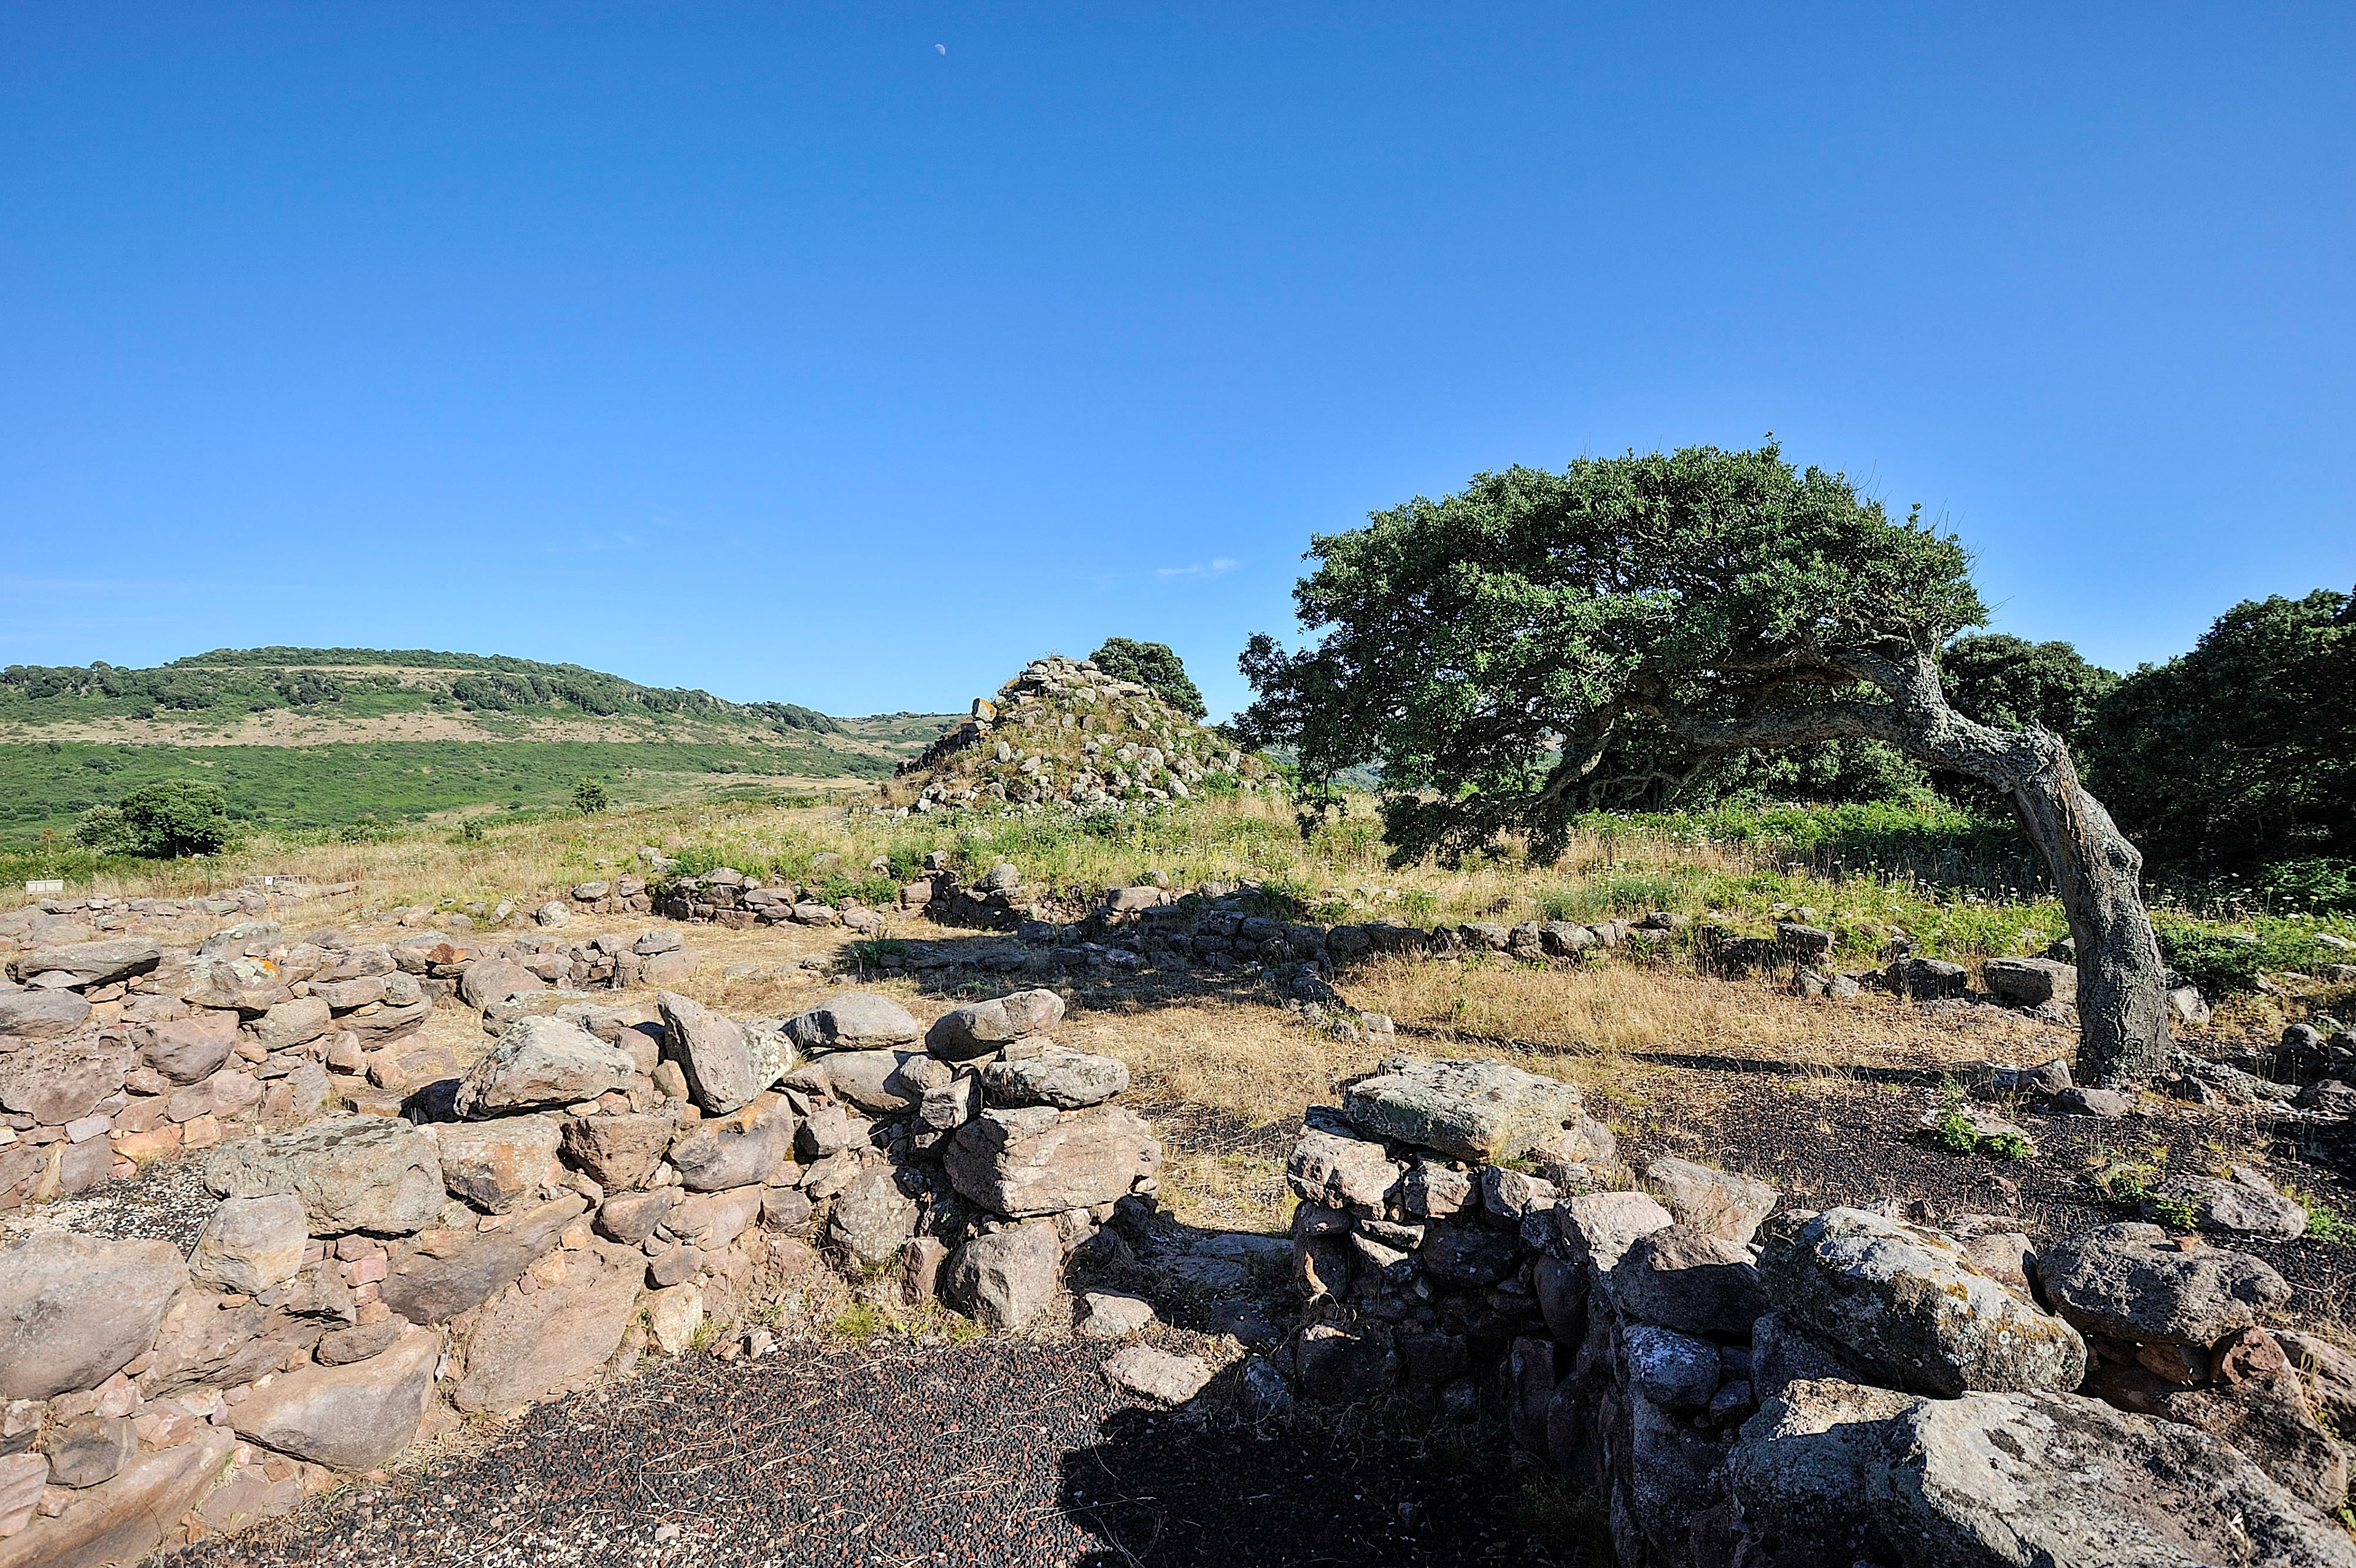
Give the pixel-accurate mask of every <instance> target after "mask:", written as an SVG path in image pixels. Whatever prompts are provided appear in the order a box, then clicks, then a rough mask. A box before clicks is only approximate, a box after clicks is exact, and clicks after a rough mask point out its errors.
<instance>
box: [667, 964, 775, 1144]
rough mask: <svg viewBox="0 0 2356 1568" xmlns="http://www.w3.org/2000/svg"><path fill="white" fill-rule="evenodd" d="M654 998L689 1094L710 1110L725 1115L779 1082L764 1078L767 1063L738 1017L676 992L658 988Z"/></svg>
mask: <svg viewBox="0 0 2356 1568" xmlns="http://www.w3.org/2000/svg"><path fill="white" fill-rule="evenodd" d="M655 1003H656V1005H657V1006H658V1007H659V1008H661V1009H662V1021H663V1033H664V1038H665V1039H666V1040H668V1041H669V1047H670V1052H669V1053H670V1057H671V1059H672V1060H673V1061H677V1062H678V1063H679V1064H680V1068H681V1069H682V1070H683V1071H684V1072H686V1074H687V1087H688V1093H691V1094H692V1095H693V1096H694V1097H695V1103H696V1104H699V1105H701V1106H702V1107H703V1109H704V1110H705V1111H707V1112H708V1113H710V1114H711V1115H715V1116H724V1115H727V1114H728V1113H729V1112H731V1111H734V1110H735V1109H737V1108H738V1107H739V1106H741V1105H744V1104H749V1103H751V1101H752V1098H753V1096H754V1095H755V1094H758V1093H761V1091H762V1090H764V1089H766V1088H767V1087H769V1085H770V1084H771V1083H776V1077H771V1078H770V1079H768V1080H767V1082H766V1083H765V1082H762V1081H761V1069H762V1068H763V1067H764V1066H765V1065H766V1063H763V1062H760V1061H756V1060H755V1052H754V1051H753V1049H752V1041H751V1040H750V1039H749V1038H748V1037H747V1035H746V1034H745V1031H744V1025H743V1024H740V1023H738V1022H737V1021H736V1020H735V1019H732V1018H728V1017H725V1016H724V1015H723V1014H720V1013H717V1012H714V1011H713V1010H712V1008H707V1007H705V1006H704V1005H703V1004H702V1003H701V1002H699V1001H697V1000H695V999H694V998H693V997H682V996H680V994H679V993H678V992H676V991H659V992H657V993H656V994H655ZM782 1075H783V1072H782V1069H781V1070H780V1072H779V1074H778V1076H782Z"/></svg>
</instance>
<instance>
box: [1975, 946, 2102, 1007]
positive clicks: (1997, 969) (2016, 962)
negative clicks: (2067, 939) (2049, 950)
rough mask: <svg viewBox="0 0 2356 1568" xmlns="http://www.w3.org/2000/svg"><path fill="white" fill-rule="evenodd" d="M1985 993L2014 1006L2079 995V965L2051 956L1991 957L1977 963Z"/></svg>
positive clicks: (2071, 1000) (2037, 1005) (2062, 1000)
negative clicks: (2057, 959) (1983, 962)
mask: <svg viewBox="0 0 2356 1568" xmlns="http://www.w3.org/2000/svg"><path fill="white" fill-rule="evenodd" d="M1980 982H1981V984H1983V985H1985V986H1986V987H1987V988H1988V995H1990V996H1992V997H1996V999H1997V1000H1998V1001H2000V1002H2009V1003H2011V1004H2012V1005H2013V1006H2014V1007H2016V1008H2039V1007H2043V1006H2044V1005H2045V1004H2046V1003H2048V1002H2075V1001H2076V1000H2077V999H2078V966H2077V965H2074V964H2057V963H2055V962H2054V961H2053V960H2052V959H2051V958H1991V959H1989V960H1988V961H1987V963H1985V964H1983V965H1980Z"/></svg>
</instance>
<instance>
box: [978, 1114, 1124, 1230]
mask: <svg viewBox="0 0 2356 1568" xmlns="http://www.w3.org/2000/svg"><path fill="white" fill-rule="evenodd" d="M944 1164H945V1165H946V1166H947V1167H948V1175H949V1180H950V1182H951V1184H952V1185H954V1186H955V1187H956V1189H958V1192H959V1193H961V1194H963V1195H964V1196H965V1197H966V1198H968V1199H969V1200H972V1201H973V1202H976V1203H979V1204H980V1205H981V1206H982V1207H983V1208H984V1209H987V1210H989V1211H991V1212H992V1213H997V1214H1007V1215H1012V1216H1014V1217H1016V1218H1018V1219H1019V1218H1024V1217H1027V1216H1030V1215H1033V1214H1055V1213H1061V1212H1063V1211H1066V1210H1070V1209H1087V1208H1091V1207H1093V1206H1095V1205H1096V1204H1098V1203H1110V1202H1113V1201H1115V1200H1119V1199H1121V1198H1125V1197H1127V1196H1128V1195H1129V1194H1130V1192H1131V1191H1133V1190H1135V1189H1136V1187H1137V1184H1138V1183H1139V1182H1140V1181H1141V1180H1143V1179H1146V1178H1148V1177H1151V1176H1152V1175H1153V1174H1154V1173H1155V1172H1156V1171H1158V1170H1159V1169H1160V1168H1162V1145H1161V1143H1160V1142H1159V1141H1158V1140H1157V1139H1156V1138H1155V1137H1154V1136H1153V1129H1152V1128H1151V1127H1150V1126H1148V1125H1146V1124H1145V1122H1144V1121H1143V1120H1142V1119H1141V1118H1140V1117H1138V1116H1136V1115H1132V1114H1130V1112H1129V1111H1127V1110H1124V1109H1122V1108H1121V1107H1120V1106H1119V1105H1097V1106H1093V1107H1091V1108H1090V1109H1088V1110H1085V1111H1069V1112H1057V1111H1055V1109H1053V1108H1052V1107H1050V1106H1045V1105H1033V1106H1028V1107H1025V1108H1023V1109H1022V1110H1015V1111H984V1112H983V1113H982V1114H981V1115H979V1116H976V1117H975V1118H974V1119H973V1120H972V1121H970V1122H968V1123H967V1124H966V1125H964V1126H962V1127H959V1128H958V1130H957V1134H956V1136H953V1137H952V1138H950V1139H949V1142H948V1150H947V1153H946V1155H945V1157H944Z"/></svg>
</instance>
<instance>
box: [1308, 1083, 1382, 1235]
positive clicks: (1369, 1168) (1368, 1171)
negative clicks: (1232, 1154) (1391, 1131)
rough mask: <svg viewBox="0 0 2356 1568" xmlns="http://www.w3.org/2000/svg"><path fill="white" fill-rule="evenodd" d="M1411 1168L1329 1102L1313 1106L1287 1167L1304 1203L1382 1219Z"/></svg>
mask: <svg viewBox="0 0 2356 1568" xmlns="http://www.w3.org/2000/svg"><path fill="white" fill-rule="evenodd" d="M1406 1173H1407V1166H1406V1165H1405V1164H1404V1163H1402V1162H1401V1161H1398V1160H1396V1159H1393V1158H1392V1157H1390V1154H1389V1152H1388V1151H1387V1149H1385V1147H1383V1144H1382V1142H1381V1140H1380V1139H1377V1138H1369V1137H1366V1136H1364V1135H1362V1134H1361V1133H1360V1132H1359V1131H1358V1130H1357V1129H1356V1128H1355V1127H1353V1126H1351V1125H1349V1124H1348V1123H1347V1122H1345V1121H1344V1120H1343V1119H1342V1117H1341V1115H1339V1114H1338V1113H1336V1112H1334V1111H1333V1110H1331V1109H1329V1108H1328V1107H1326V1106H1323V1105H1312V1106H1311V1107H1310V1108H1309V1116H1308V1120H1307V1121H1306V1122H1305V1123H1304V1124H1303V1125H1302V1126H1301V1136H1299V1137H1297V1138H1295V1139H1294V1140H1293V1144H1292V1154H1291V1157H1290V1158H1289V1159H1288V1160H1287V1161H1286V1163H1285V1168H1284V1179H1285V1181H1286V1182H1287V1183H1288V1184H1289V1185H1290V1187H1291V1189H1292V1192H1293V1196H1295V1197H1296V1198H1299V1199H1300V1200H1301V1201H1302V1202H1304V1203H1313V1204H1317V1205H1319V1206H1321V1207H1323V1208H1327V1209H1346V1210H1348V1211H1351V1212H1352V1213H1354V1214H1363V1215H1365V1216H1366V1217H1368V1218H1370V1219H1372V1218H1376V1217H1379V1216H1380V1215H1381V1214H1382V1213H1383V1211H1384V1209H1385V1206H1386V1205H1387V1203H1388V1201H1389V1200H1390V1199H1391V1198H1392V1197H1393V1195H1394V1194H1395V1193H1396V1192H1397V1191H1398V1187H1399V1184H1400V1181H1401V1179H1402V1178H1403V1177H1405V1175H1406Z"/></svg>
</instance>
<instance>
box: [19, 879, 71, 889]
mask: <svg viewBox="0 0 2356 1568" xmlns="http://www.w3.org/2000/svg"><path fill="white" fill-rule="evenodd" d="M25 891H27V892H28V893H61V892H63V891H66V880H65V879H64V878H63V877H35V878H33V879H32V880H29V881H27V883H26V884H25Z"/></svg>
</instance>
